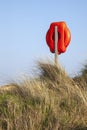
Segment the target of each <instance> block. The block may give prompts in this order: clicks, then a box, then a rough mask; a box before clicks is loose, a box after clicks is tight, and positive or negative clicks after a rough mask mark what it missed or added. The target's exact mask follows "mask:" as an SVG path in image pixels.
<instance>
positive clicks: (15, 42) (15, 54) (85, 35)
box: [0, 0, 87, 83]
mask: <svg viewBox="0 0 87 130" xmlns="http://www.w3.org/2000/svg"><path fill="white" fill-rule="evenodd" d="M54 21H65V22H66V23H67V26H68V27H69V29H70V31H71V36H72V38H71V42H70V45H69V46H68V48H67V51H66V52H65V53H64V54H61V55H60V56H59V63H60V64H62V66H63V67H64V68H65V70H66V71H67V73H68V74H69V75H73V74H76V73H78V71H79V69H80V67H81V66H82V64H83V63H84V62H85V61H86V60H87V0H36V1H35V0H0V83H5V82H6V81H8V80H12V79H13V80H14V78H15V77H16V76H19V75H20V74H21V73H30V72H31V69H32V70H33V66H34V64H35V61H38V60H39V59H42V60H43V59H46V58H47V57H48V58H54V54H52V53H50V51H49V48H48V46H47V45H46V41H45V36H46V32H47V30H48V28H49V26H50V23H52V22H54Z"/></svg>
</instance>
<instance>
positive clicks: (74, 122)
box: [0, 62, 87, 130]
mask: <svg viewBox="0 0 87 130" xmlns="http://www.w3.org/2000/svg"><path fill="white" fill-rule="evenodd" d="M38 67H39V72H40V73H39V76H38V78H34V79H28V80H27V79H25V80H23V81H22V82H21V83H12V84H10V85H7V86H5V87H2V88H1V89H0V130H87V90H86V89H84V88H86V86H87V82H86V81H87V78H86V77H85V80H86V81H85V82H86V86H85V87H84V86H83V87H81V85H82V84H81V83H78V80H77V77H75V78H74V79H72V78H70V77H69V76H68V75H67V74H66V72H65V71H64V70H63V68H61V66H59V65H58V66H55V65H53V64H48V63H47V64H46V63H42V62H39V63H38ZM86 74H87V73H86Z"/></svg>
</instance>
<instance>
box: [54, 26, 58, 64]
mask: <svg viewBox="0 0 87 130" xmlns="http://www.w3.org/2000/svg"><path fill="white" fill-rule="evenodd" d="M54 35H55V36H54V40H55V64H56V65H58V27H57V26H55V27H54Z"/></svg>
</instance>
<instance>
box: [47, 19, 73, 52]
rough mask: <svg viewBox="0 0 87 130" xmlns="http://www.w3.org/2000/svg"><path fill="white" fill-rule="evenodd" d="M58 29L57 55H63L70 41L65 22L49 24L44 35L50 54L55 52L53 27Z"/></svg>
mask: <svg viewBox="0 0 87 130" xmlns="http://www.w3.org/2000/svg"><path fill="white" fill-rule="evenodd" d="M55 26H57V27H58V53H59V54H61V53H64V52H65V51H66V48H67V46H68V45H69V43H70V40H71V34H70V31H69V29H68V27H67V25H66V23H65V22H63V21H62V22H54V23H51V25H50V28H49V30H48V31H47V34H46V42H47V45H48V46H49V48H50V51H51V52H52V53H54V52H55V45H54V27H55Z"/></svg>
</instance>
